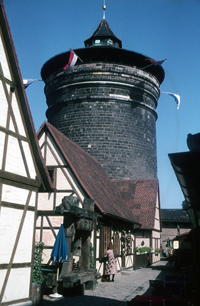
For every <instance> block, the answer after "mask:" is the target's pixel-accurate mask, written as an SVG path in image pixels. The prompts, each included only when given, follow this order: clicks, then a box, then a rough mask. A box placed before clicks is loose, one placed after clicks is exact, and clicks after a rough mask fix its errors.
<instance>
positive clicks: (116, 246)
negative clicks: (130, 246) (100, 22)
mask: <svg viewBox="0 0 200 306" xmlns="http://www.w3.org/2000/svg"><path fill="white" fill-rule="evenodd" d="M113 252H114V255H115V256H118V255H120V239H119V233H114V241H113Z"/></svg>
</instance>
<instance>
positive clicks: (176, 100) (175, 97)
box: [161, 91, 181, 109]
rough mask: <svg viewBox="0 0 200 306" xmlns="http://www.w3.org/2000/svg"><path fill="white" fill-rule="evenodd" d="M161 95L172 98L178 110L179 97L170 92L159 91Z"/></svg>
mask: <svg viewBox="0 0 200 306" xmlns="http://www.w3.org/2000/svg"><path fill="white" fill-rule="evenodd" d="M161 93H165V94H167V95H169V96H171V97H173V98H174V100H175V102H176V104H177V109H179V106H180V103H181V96H180V95H179V94H174V93H171V92H164V91H161Z"/></svg>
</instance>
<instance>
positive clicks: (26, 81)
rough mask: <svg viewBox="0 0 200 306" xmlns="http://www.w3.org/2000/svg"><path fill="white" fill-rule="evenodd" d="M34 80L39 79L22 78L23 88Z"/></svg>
mask: <svg viewBox="0 0 200 306" xmlns="http://www.w3.org/2000/svg"><path fill="white" fill-rule="evenodd" d="M35 81H41V80H37V79H23V84H24V88H25V89H26V88H27V87H28V86H29V85H31V84H32V83H33V82H35Z"/></svg>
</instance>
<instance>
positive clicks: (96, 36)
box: [84, 19, 122, 48]
mask: <svg viewBox="0 0 200 306" xmlns="http://www.w3.org/2000/svg"><path fill="white" fill-rule="evenodd" d="M84 43H85V47H93V46H112V47H118V48H122V42H121V40H120V39H119V38H117V37H116V36H115V34H114V33H113V32H112V30H111V28H110V27H109V24H108V23H107V21H106V19H102V20H101V22H100V24H99V26H98V27H97V29H96V31H95V32H94V33H93V34H92V36H90V38H88V39H86V40H85V42H84Z"/></svg>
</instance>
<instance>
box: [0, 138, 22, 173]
mask: <svg viewBox="0 0 200 306" xmlns="http://www.w3.org/2000/svg"><path fill="white" fill-rule="evenodd" d="M13 153H15V154H13ZM5 170H6V171H8V172H11V173H16V174H19V175H22V176H27V174H26V170H25V167H24V162H23V159H22V155H21V152H20V148H19V143H18V140H17V139H16V138H15V137H12V136H8V150H7V156H6V166H5Z"/></svg>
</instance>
